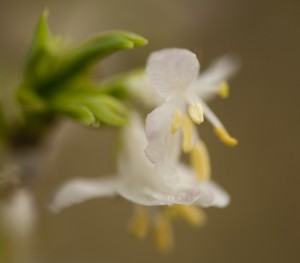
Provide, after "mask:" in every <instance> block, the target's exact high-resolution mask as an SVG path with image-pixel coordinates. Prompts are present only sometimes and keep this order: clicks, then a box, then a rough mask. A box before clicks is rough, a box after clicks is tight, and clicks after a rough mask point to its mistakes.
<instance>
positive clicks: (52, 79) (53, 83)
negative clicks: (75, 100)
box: [38, 31, 147, 96]
mask: <svg viewBox="0 0 300 263" xmlns="http://www.w3.org/2000/svg"><path fill="white" fill-rule="evenodd" d="M145 44H147V40H146V39H144V38H143V37H141V36H139V35H136V34H133V33H130V32H125V31H113V32H107V33H103V34H101V35H99V36H96V37H93V38H91V39H90V40H88V41H86V42H84V43H82V44H80V45H78V46H77V47H75V48H73V49H70V50H69V52H68V53H67V54H65V55H61V57H60V59H58V60H57V63H56V66H55V68H53V71H52V72H51V71H50V72H48V74H47V77H45V79H44V80H43V81H42V82H41V83H39V84H38V86H39V87H38V88H39V91H38V92H39V93H40V94H41V95H43V96H48V95H51V94H53V93H54V92H56V91H57V89H61V88H63V87H62V86H63V85H64V84H65V83H66V82H67V81H70V80H71V79H74V78H75V77H78V76H79V75H82V74H85V73H86V72H87V71H88V70H89V69H90V68H91V67H92V66H93V65H94V64H95V63H96V62H98V61H99V60H101V59H103V58H105V57H107V56H109V55H111V54H112V53H114V52H116V51H119V50H124V49H132V48H133V47H134V46H142V45H145Z"/></svg>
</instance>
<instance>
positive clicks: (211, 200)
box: [197, 180, 230, 208]
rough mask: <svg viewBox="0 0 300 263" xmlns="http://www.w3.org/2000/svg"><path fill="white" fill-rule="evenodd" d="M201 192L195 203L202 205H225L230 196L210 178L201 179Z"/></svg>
mask: <svg viewBox="0 0 300 263" xmlns="http://www.w3.org/2000/svg"><path fill="white" fill-rule="evenodd" d="M199 187H200V190H201V193H202V194H200V197H199V199H198V200H197V203H198V204H199V205H201V206H202V207H210V206H214V207H220V208H222V207H225V206H227V205H228V204H229V202H230V196H229V194H228V193H227V192H225V191H224V190H223V189H222V188H221V187H220V186H219V185H217V184H216V183H214V182H213V181H211V180H208V181H203V182H202V183H201V184H200V185H199Z"/></svg>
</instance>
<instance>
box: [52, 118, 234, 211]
mask: <svg viewBox="0 0 300 263" xmlns="http://www.w3.org/2000/svg"><path fill="white" fill-rule="evenodd" d="M121 136H122V142H123V145H122V150H121V152H120V154H119V158H118V168H117V172H116V174H115V175H112V176H110V177H107V178H96V179H83V178H82V179H74V180H72V181H70V182H67V183H66V184H65V185H63V186H62V187H61V188H60V189H59V190H58V192H57V194H56V195H55V197H54V200H53V202H52V204H51V209H52V210H53V211H56V212H58V211H60V210H61V209H63V208H65V207H68V206H71V205H73V204H76V203H80V202H83V201H85V200H88V199H91V198H96V197H105V196H106V197H107V196H114V195H117V194H118V195H120V196H122V197H124V198H126V199H127V200H129V201H131V202H133V203H136V204H140V205H145V206H159V205H172V204H183V205H189V204H192V203H194V202H196V203H197V204H199V205H201V206H205V207H206V206H217V207H223V206H225V205H227V204H228V202H229V197H228V195H227V193H225V192H224V191H223V190H222V189H220V188H219V187H218V186H216V184H214V183H213V182H211V181H207V182H200V181H199V180H198V179H197V177H196V175H195V173H193V171H192V170H190V169H189V168H187V167H185V166H183V165H179V164H178V165H177V166H176V167H175V166H174V168H175V169H176V172H177V176H173V173H172V171H171V170H169V168H168V167H166V168H165V169H164V168H163V167H161V169H160V172H159V173H158V171H157V169H155V166H154V165H153V164H152V163H150V162H149V160H148V159H147V158H146V157H145V155H144V149H145V147H146V145H147V139H146V135H145V131H144V128H143V125H142V122H141V120H140V118H139V117H138V116H137V115H135V114H133V116H132V118H131V124H130V125H128V126H127V127H125V128H124V129H123V131H122V135H121ZM163 172H165V174H163Z"/></svg>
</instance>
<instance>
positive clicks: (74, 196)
mask: <svg viewBox="0 0 300 263" xmlns="http://www.w3.org/2000/svg"><path fill="white" fill-rule="evenodd" d="M117 186H118V179H117V178H115V177H114V178H100V179H99V178H97V179H81V178H78V179H74V180H71V181H69V182H67V183H66V184H64V185H62V187H61V188H60V189H59V190H58V191H57V193H56V195H55V197H54V199H53V201H52V202H51V204H50V209H51V211H52V212H56V213H57V212H60V211H61V210H62V209H64V208H67V207H69V206H72V205H74V204H79V203H82V202H84V201H87V200H89V199H92V198H96V197H104V196H105V197H107V196H113V195H115V194H116V190H117Z"/></svg>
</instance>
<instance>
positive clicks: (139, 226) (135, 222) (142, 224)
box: [129, 206, 149, 239]
mask: <svg viewBox="0 0 300 263" xmlns="http://www.w3.org/2000/svg"><path fill="white" fill-rule="evenodd" d="M148 229H149V216H148V212H147V210H146V208H145V207H142V206H138V207H137V209H136V212H135V214H134V216H133V218H132V220H131V223H130V226H129V232H130V233H131V234H132V235H133V237H135V238H137V239H144V238H145V237H146V235H147V232H148Z"/></svg>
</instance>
